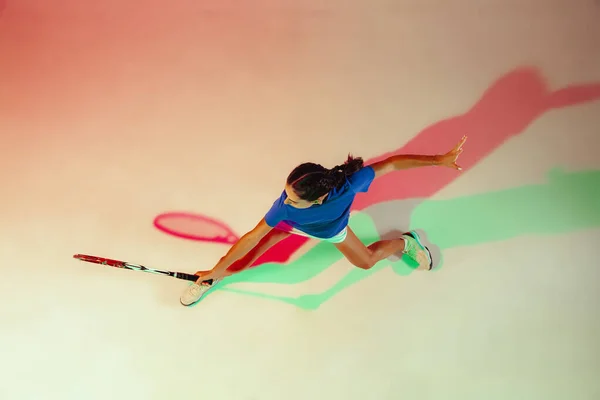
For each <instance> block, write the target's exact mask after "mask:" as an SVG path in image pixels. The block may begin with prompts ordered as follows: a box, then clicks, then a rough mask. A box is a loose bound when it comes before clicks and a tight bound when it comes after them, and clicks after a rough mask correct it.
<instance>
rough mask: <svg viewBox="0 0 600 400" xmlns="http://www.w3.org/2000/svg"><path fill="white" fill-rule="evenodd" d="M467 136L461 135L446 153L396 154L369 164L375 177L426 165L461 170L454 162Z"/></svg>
mask: <svg viewBox="0 0 600 400" xmlns="http://www.w3.org/2000/svg"><path fill="white" fill-rule="evenodd" d="M466 140H467V137H466V136H463V138H462V139H461V141H460V142H459V143H458V144H457V145H456V146H455V147H454V148H453V149H452V150H450V151H449V152H448V153H446V154H440V155H416V154H398V155H395V156H391V157H388V158H386V159H385V160H382V161H379V162H376V163H374V164H372V165H371V167H373V169H374V170H375V178H378V177H380V176H382V175H385V174H387V173H388V172H392V171H398V170H401V169H409V168H417V167H428V166H444V167H449V168H454V169H457V170H459V171H460V170H461V169H462V168H461V167H460V166H459V165H458V164H457V163H456V159H457V158H458V156H459V155H460V153H462V151H463V148H462V146H463V144H464V143H465V142H466Z"/></svg>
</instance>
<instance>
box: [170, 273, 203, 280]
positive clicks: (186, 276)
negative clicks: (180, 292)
mask: <svg viewBox="0 0 600 400" xmlns="http://www.w3.org/2000/svg"><path fill="white" fill-rule="evenodd" d="M175 277H176V278H178V279H183V280H185V281H192V282H196V281H197V280H198V278H199V276H198V275H194V274H186V273H184V272H178V273H177V275H176V276H175Z"/></svg>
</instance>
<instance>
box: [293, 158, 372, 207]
mask: <svg viewBox="0 0 600 400" xmlns="http://www.w3.org/2000/svg"><path fill="white" fill-rule="evenodd" d="M362 167H363V159H362V158H360V157H357V158H354V157H352V155H350V154H348V159H347V160H346V161H345V162H344V163H343V164H341V165H336V166H335V167H333V168H331V169H327V168H325V167H323V166H322V165H321V164H315V163H312V162H307V163H303V164H300V165H298V166H297V167H296V168H294V170H293V171H292V172H291V173H290V174H289V175H288V178H287V184H288V185H290V186H291V187H292V189H294V192H295V193H296V194H297V195H298V197H300V198H301V199H303V200H306V201H315V200H316V199H318V198H319V197H321V196H323V195H324V194H327V193H329V191H331V189H333V188H340V187H341V186H342V185H343V184H344V183H345V182H346V177H347V176H349V175H352V174H353V173H355V172H356V171H359V170H360V169H361V168H362Z"/></svg>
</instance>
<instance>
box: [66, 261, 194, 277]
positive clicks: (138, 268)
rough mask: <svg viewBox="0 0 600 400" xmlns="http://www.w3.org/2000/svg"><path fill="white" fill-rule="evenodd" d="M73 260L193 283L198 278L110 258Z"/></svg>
mask: <svg viewBox="0 0 600 400" xmlns="http://www.w3.org/2000/svg"><path fill="white" fill-rule="evenodd" d="M73 258H76V259H78V260H81V261H86V262H89V263H94V264H101V265H108V266H109V267H115V268H123V269H129V270H132V271H142V272H148V273H151V274H158V275H165V276H171V277H173V278H177V279H183V280H184V281H193V282H195V281H197V280H198V278H199V277H198V275H193V274H186V273H185V272H173V271H165V270H161V269H155V268H148V267H144V266H143V265H140V264H132V263H129V262H127V261H119V260H111V259H110V258H104V257H96V256H88V255H86V254H75V255H74V256H73Z"/></svg>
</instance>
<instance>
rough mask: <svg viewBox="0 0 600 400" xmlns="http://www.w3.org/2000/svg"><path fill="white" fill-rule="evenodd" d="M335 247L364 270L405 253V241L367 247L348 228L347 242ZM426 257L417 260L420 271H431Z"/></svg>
mask: <svg viewBox="0 0 600 400" xmlns="http://www.w3.org/2000/svg"><path fill="white" fill-rule="evenodd" d="M335 247H337V249H338V250H339V251H341V252H342V254H344V256H345V257H346V258H347V259H348V261H350V262H351V263H352V264H354V265H355V266H357V267H358V268H362V269H370V268H372V267H373V266H374V265H375V264H377V263H378V262H379V261H381V260H383V259H385V258H388V257H389V256H391V255H392V254H395V253H398V252H400V251H404V248H405V239H404V238H398V239H389V240H380V241H377V242H375V243H373V244H371V245H369V246H365V245H364V244H363V242H361V241H360V239H359V238H358V237H357V236H356V234H355V233H354V232H353V231H352V229H350V227H348V234H347V236H346V240H344V241H343V242H342V243H336V244H335ZM423 257H424V255H421V254H420V255H419V259H418V260H417V261H418V262H419V264H420V265H421V266H420V267H419V268H418V269H429V263H428V262H427V263H426V262H425V260H424V259H423Z"/></svg>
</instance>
